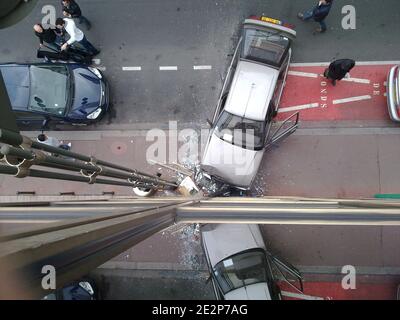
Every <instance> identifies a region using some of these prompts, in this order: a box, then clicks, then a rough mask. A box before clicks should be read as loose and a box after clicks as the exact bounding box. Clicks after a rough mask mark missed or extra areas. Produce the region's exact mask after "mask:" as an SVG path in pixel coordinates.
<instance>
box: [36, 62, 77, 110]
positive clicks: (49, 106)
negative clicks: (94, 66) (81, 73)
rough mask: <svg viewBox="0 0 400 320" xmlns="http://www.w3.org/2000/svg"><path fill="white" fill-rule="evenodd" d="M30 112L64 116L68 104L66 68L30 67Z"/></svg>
mask: <svg viewBox="0 0 400 320" xmlns="http://www.w3.org/2000/svg"><path fill="white" fill-rule="evenodd" d="M30 80H31V88H30V98H29V110H32V111H40V112H46V113H50V114H53V115H57V116H63V115H64V113H65V110H66V107H67V103H68V94H69V85H70V81H69V74H68V69H67V67H66V66H57V65H42V66H31V67H30Z"/></svg>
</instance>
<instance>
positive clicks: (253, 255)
mask: <svg viewBox="0 0 400 320" xmlns="http://www.w3.org/2000/svg"><path fill="white" fill-rule="evenodd" d="M267 270H268V265H267V259H266V257H265V252H264V251H263V250H259V249H256V250H250V251H246V252H241V253H239V254H237V255H234V256H232V257H230V258H228V259H225V260H222V261H221V262H219V263H218V264H217V265H216V266H215V268H214V276H215V278H216V280H217V282H218V284H219V287H220V288H221V290H222V291H223V292H224V294H226V293H228V292H229V291H232V290H235V289H238V288H242V287H244V286H248V285H252V284H256V283H261V282H266V283H270V282H271V280H272V279H271V275H270V274H269V273H268V272H267Z"/></svg>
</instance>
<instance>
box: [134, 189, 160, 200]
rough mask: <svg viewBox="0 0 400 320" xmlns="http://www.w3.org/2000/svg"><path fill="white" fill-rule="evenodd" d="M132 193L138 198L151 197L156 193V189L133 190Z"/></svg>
mask: <svg viewBox="0 0 400 320" xmlns="http://www.w3.org/2000/svg"><path fill="white" fill-rule="evenodd" d="M133 192H134V193H135V195H137V196H138V197H145V198H147V197H151V196H153V195H154V194H155V193H156V192H157V189H151V188H149V189H144V188H133Z"/></svg>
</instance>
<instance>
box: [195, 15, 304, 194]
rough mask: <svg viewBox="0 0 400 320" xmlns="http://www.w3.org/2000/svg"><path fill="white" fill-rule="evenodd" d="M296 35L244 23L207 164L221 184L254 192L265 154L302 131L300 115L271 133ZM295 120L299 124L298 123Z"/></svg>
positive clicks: (265, 23)
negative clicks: (254, 185)
mask: <svg viewBox="0 0 400 320" xmlns="http://www.w3.org/2000/svg"><path fill="white" fill-rule="evenodd" d="M295 37H296V31H294V30H293V29H291V28H289V27H287V26H285V25H284V24H283V23H282V22H281V21H278V20H275V19H271V18H267V17H261V18H260V19H256V18H251V19H247V20H245V22H244V31H243V36H242V37H241V39H240V40H239V44H238V45H237V48H236V51H235V53H234V55H233V59H232V62H231V65H230V67H229V70H228V74H227V76H226V79H225V83H224V85H223V88H222V92H221V95H220V98H219V101H218V104H217V107H216V110H215V112H214V117H213V119H212V121H209V124H210V125H211V127H212V130H211V133H210V136H209V138H208V141H207V145H206V148H205V151H204V155H203V159H202V162H201V167H202V169H203V170H204V171H205V172H206V173H208V174H209V175H210V176H212V177H214V178H215V179H217V180H220V181H223V182H225V183H228V184H229V185H231V186H234V187H237V188H239V189H244V190H248V189H250V187H251V185H252V182H253V180H254V178H255V176H256V174H257V171H258V168H259V166H260V164H261V160H262V158H263V155H264V152H265V150H267V149H268V148H269V147H270V146H271V145H272V144H274V143H277V142H278V141H280V140H282V139H284V138H285V137H287V136H289V135H290V134H291V133H293V132H294V131H296V129H297V127H298V120H299V113H295V114H293V115H292V116H291V117H289V118H288V119H286V120H285V121H284V122H283V123H282V125H281V126H280V127H279V128H278V129H277V130H271V127H272V120H273V118H274V117H275V116H276V115H277V112H278V108H279V103H280V100H281V97H282V93H283V88H284V86H285V81H286V76H287V73H288V69H289V64H290V59H291V55H292V50H291V46H292V41H293V39H294V38H295ZM292 120H293V121H292Z"/></svg>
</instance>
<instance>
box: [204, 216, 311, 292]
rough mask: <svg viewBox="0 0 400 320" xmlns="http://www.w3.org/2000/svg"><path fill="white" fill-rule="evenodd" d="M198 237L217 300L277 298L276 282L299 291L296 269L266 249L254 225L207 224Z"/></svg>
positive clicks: (300, 280)
mask: <svg viewBox="0 0 400 320" xmlns="http://www.w3.org/2000/svg"><path fill="white" fill-rule="evenodd" d="M201 236H202V245H203V249H204V252H205V255H206V259H207V264H208V268H209V270H210V276H211V281H212V284H213V288H214V292H215V295H216V298H217V299H218V300H280V299H281V298H282V295H283V294H284V292H281V290H280V288H279V286H278V285H277V282H278V281H285V282H286V283H287V284H289V286H290V287H292V288H293V289H294V290H295V291H297V292H300V293H302V292H303V283H302V277H301V274H300V273H299V271H298V270H297V269H296V268H294V267H293V266H291V265H290V264H288V263H285V262H283V261H282V260H280V259H278V258H277V257H275V256H273V255H272V254H270V253H269V252H268V251H267V249H266V247H265V244H264V240H263V238H262V235H261V232H260V228H259V226H258V225H250V224H207V225H204V226H202V228H201Z"/></svg>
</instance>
